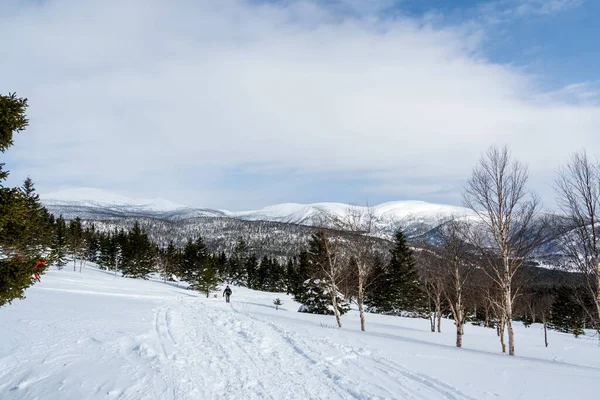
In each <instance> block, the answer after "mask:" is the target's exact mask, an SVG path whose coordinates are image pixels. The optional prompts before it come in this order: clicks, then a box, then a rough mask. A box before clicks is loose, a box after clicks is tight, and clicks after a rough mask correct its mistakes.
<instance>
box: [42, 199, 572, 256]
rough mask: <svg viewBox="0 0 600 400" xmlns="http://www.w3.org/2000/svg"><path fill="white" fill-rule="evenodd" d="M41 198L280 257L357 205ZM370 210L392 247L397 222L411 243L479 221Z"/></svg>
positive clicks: (50, 204) (427, 208) (96, 215)
mask: <svg viewBox="0 0 600 400" xmlns="http://www.w3.org/2000/svg"><path fill="white" fill-rule="evenodd" d="M41 198H42V202H43V204H44V205H45V206H46V208H47V209H48V210H49V211H50V212H51V213H53V214H54V215H56V216H58V215H62V216H63V217H64V218H65V219H67V220H69V219H74V218H76V217H80V218H81V219H83V220H86V221H88V222H93V223H94V224H95V226H96V227H97V228H98V229H101V230H114V229H121V228H125V229H128V228H131V227H132V226H133V224H134V223H135V222H138V223H140V224H141V225H142V227H143V228H144V229H145V231H146V232H147V233H148V234H149V235H150V237H151V238H152V240H154V241H155V242H156V243H158V244H159V245H161V246H166V245H167V244H168V243H169V241H171V240H172V241H174V242H175V244H176V245H179V246H183V245H184V244H185V242H186V241H187V240H188V239H194V238H195V237H197V236H198V235H200V236H202V237H203V238H204V240H205V242H206V243H207V245H208V246H209V248H211V249H212V250H213V251H225V252H226V253H228V252H230V251H231V250H232V247H233V246H234V245H235V243H236V241H237V240H238V239H239V238H243V239H244V240H245V241H246V242H247V243H248V245H249V247H250V248H251V249H253V251H254V252H255V253H256V254H257V255H259V256H264V255H267V256H277V257H289V256H291V255H295V254H298V252H299V250H300V248H302V246H303V245H304V244H306V242H307V241H308V238H309V237H310V234H311V232H312V226H315V225H318V224H320V223H322V221H323V219H324V218H323V217H324V216H326V217H328V218H325V219H326V220H329V221H330V220H331V218H332V217H334V218H336V217H337V218H343V217H344V216H345V215H347V213H348V211H349V210H350V209H351V207H355V206H349V205H347V204H342V203H315V204H295V203H286V204H278V205H274V206H269V207H265V208H263V209H260V210H252V211H235V212H234V211H227V210H221V209H209V208H194V207H188V206H184V205H179V204H175V203H172V202H169V201H166V200H134V199H129V198H126V197H122V196H118V195H114V194H112V193H109V192H106V191H102V190H96V189H76V190H68V191H62V192H56V193H50V194H46V195H42V196H41ZM358 208H361V207H358ZM362 211H365V210H362ZM371 211H372V212H373V214H374V215H375V217H376V223H375V226H374V233H375V234H376V235H377V236H378V237H379V238H381V239H382V242H381V245H382V246H388V243H389V242H388V241H387V240H389V239H391V237H392V235H393V234H394V232H395V231H396V230H397V229H398V228H401V229H402V230H403V232H404V234H405V235H406V236H407V238H408V239H409V241H410V242H412V243H419V242H420V243H423V242H428V243H435V242H436V241H437V240H438V231H439V229H440V226H441V225H442V224H443V223H445V222H446V221H448V219H449V218H450V217H459V218H466V219H469V220H473V221H476V218H475V216H474V214H473V212H472V211H471V210H469V209H466V208H464V207H457V206H449V205H442V204H433V203H427V202H424V201H395V202H389V203H383V204H380V205H377V206H373V207H371ZM563 233H564V232H563ZM560 234H562V233H559V234H558V235H560ZM558 235H557V236H558ZM560 253H561V251H560V248H559V246H558V245H557V241H552V242H549V243H546V244H545V245H544V246H542V247H541V248H540V249H539V251H538V252H537V253H536V257H535V258H536V264H539V265H546V266H552V265H557V264H558V261H557V258H560Z"/></svg>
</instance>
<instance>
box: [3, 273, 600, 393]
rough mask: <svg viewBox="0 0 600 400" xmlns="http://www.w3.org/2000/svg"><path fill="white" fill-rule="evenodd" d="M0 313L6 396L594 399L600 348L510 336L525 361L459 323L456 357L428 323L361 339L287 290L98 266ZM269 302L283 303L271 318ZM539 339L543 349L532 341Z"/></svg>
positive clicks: (353, 322)
mask: <svg viewBox="0 0 600 400" xmlns="http://www.w3.org/2000/svg"><path fill="white" fill-rule="evenodd" d="M27 295H28V298H27V299H26V300H24V301H17V302H15V303H14V304H13V305H11V306H9V307H4V308H2V309H0V337H1V338H2V340H0V398H2V399H61V400H62V399H83V398H85V399H95V398H98V399H100V398H102V399H168V400H184V399H236V400H241V399H436V400H437V399H498V398H506V399H515V398H519V397H521V398H527V399H532V398H533V399H535V398H540V399H564V398H575V397H586V394H587V397H593V393H597V391H598V390H599V389H600V383H599V381H598V376H600V361H599V359H600V357H599V356H600V349H599V348H598V346H597V342H595V341H594V339H589V338H582V339H574V338H573V337H572V336H569V335H564V334H559V333H555V332H551V334H550V342H551V347H550V348H548V349H546V348H544V347H543V341H542V339H541V336H540V335H541V332H540V331H539V329H536V328H529V329H524V328H518V332H517V334H518V336H517V338H518V339H519V340H520V341H519V342H518V343H519V344H520V346H521V347H520V348H519V349H520V350H521V354H522V355H521V356H519V357H516V358H511V357H507V356H503V355H500V354H498V343H497V339H496V338H495V333H494V331H493V330H490V329H483V328H477V327H471V326H469V327H467V332H466V333H467V334H466V336H465V346H466V348H464V349H455V348H454V347H453V341H454V336H453V334H452V333H453V331H452V328H453V326H452V323H451V321H444V329H445V330H446V332H443V333H442V334H437V333H436V334H433V333H430V332H428V331H427V329H428V323H427V321H424V320H411V319H403V318H394V317H386V316H377V315H369V316H368V319H367V324H368V325H367V328H368V329H369V331H367V332H360V331H359V329H358V327H359V324H358V319H357V316H356V315H355V314H354V313H352V312H351V313H350V315H347V316H344V317H343V318H344V322H345V324H346V325H345V327H344V329H342V330H338V329H336V328H334V326H333V325H334V323H335V321H334V319H333V317H329V316H315V315H306V314H300V313H297V312H295V310H296V309H297V304H296V303H294V302H293V301H292V300H291V299H290V298H289V297H286V296H285V295H283V294H277V295H276V294H272V293H262V292H254V291H250V290H245V289H240V288H234V294H233V298H232V303H230V304H227V303H225V301H224V299H223V298H222V297H221V296H220V295H218V297H216V298H215V297H210V298H206V297H204V296H202V295H199V294H197V293H195V292H191V291H188V290H185V289H183V288H179V287H176V286H174V285H171V284H164V283H160V282H152V281H151V282H147V281H140V280H132V279H125V278H120V277H119V278H115V277H114V276H112V275H111V274H107V273H105V272H102V271H98V270H95V269H91V268H89V269H86V270H85V271H84V272H83V273H82V274H79V273H75V272H72V271H69V270H68V269H65V270H63V271H50V272H49V273H48V274H47V275H46V276H44V277H43V281H42V283H41V284H39V285H36V286H35V287H34V288H32V289H31V290H30V291H29V292H28V293H27ZM275 297H280V298H281V299H282V300H283V302H284V305H283V307H282V309H280V310H278V311H276V310H275V309H274V307H273V306H272V301H273V299H274V298H275ZM538 339H539V341H538Z"/></svg>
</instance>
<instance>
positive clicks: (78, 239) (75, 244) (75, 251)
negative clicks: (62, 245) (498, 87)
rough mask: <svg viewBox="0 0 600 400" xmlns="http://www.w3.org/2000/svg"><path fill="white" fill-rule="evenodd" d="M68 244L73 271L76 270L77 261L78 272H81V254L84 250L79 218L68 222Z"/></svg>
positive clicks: (83, 237)
mask: <svg viewBox="0 0 600 400" xmlns="http://www.w3.org/2000/svg"><path fill="white" fill-rule="evenodd" d="M68 244H69V253H70V254H71V257H72V260H73V271H76V270H77V261H79V263H80V265H79V272H81V264H82V263H83V252H84V250H85V236H84V234H83V223H82V221H81V218H79V217H77V218H75V219H72V220H71V221H69V229H68Z"/></svg>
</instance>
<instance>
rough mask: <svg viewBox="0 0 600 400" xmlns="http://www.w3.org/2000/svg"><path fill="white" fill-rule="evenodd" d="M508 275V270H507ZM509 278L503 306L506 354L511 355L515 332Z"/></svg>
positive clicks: (513, 352)
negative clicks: (506, 343) (506, 340)
mask: <svg viewBox="0 0 600 400" xmlns="http://www.w3.org/2000/svg"><path fill="white" fill-rule="evenodd" d="M507 275H508V271H507ZM510 289H511V288H510V280H507V285H506V288H505V292H504V294H505V299H504V308H505V309H506V310H505V315H506V327H507V329H508V354H509V355H511V356H514V355H515V332H514V330H513V326H512V293H511V290H510Z"/></svg>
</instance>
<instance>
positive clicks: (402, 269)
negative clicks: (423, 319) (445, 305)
mask: <svg viewBox="0 0 600 400" xmlns="http://www.w3.org/2000/svg"><path fill="white" fill-rule="evenodd" d="M390 255H391V257H390V262H389V264H388V265H387V267H386V268H383V266H382V265H377V266H376V268H375V269H376V272H375V274H377V275H376V276H375V278H374V280H373V284H372V285H371V287H370V288H369V290H368V298H367V301H366V304H368V306H369V308H370V309H371V310H377V312H381V313H394V314H396V313H399V312H401V311H418V310H420V309H421V308H422V304H423V301H424V297H423V292H422V290H421V288H420V285H419V278H418V274H417V269H416V266H415V260H414V258H413V255H412V250H411V249H410V247H408V244H407V243H406V237H405V236H404V233H402V230H401V229H398V230H397V231H396V234H395V235H394V247H393V248H392V249H391V250H390Z"/></svg>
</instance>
